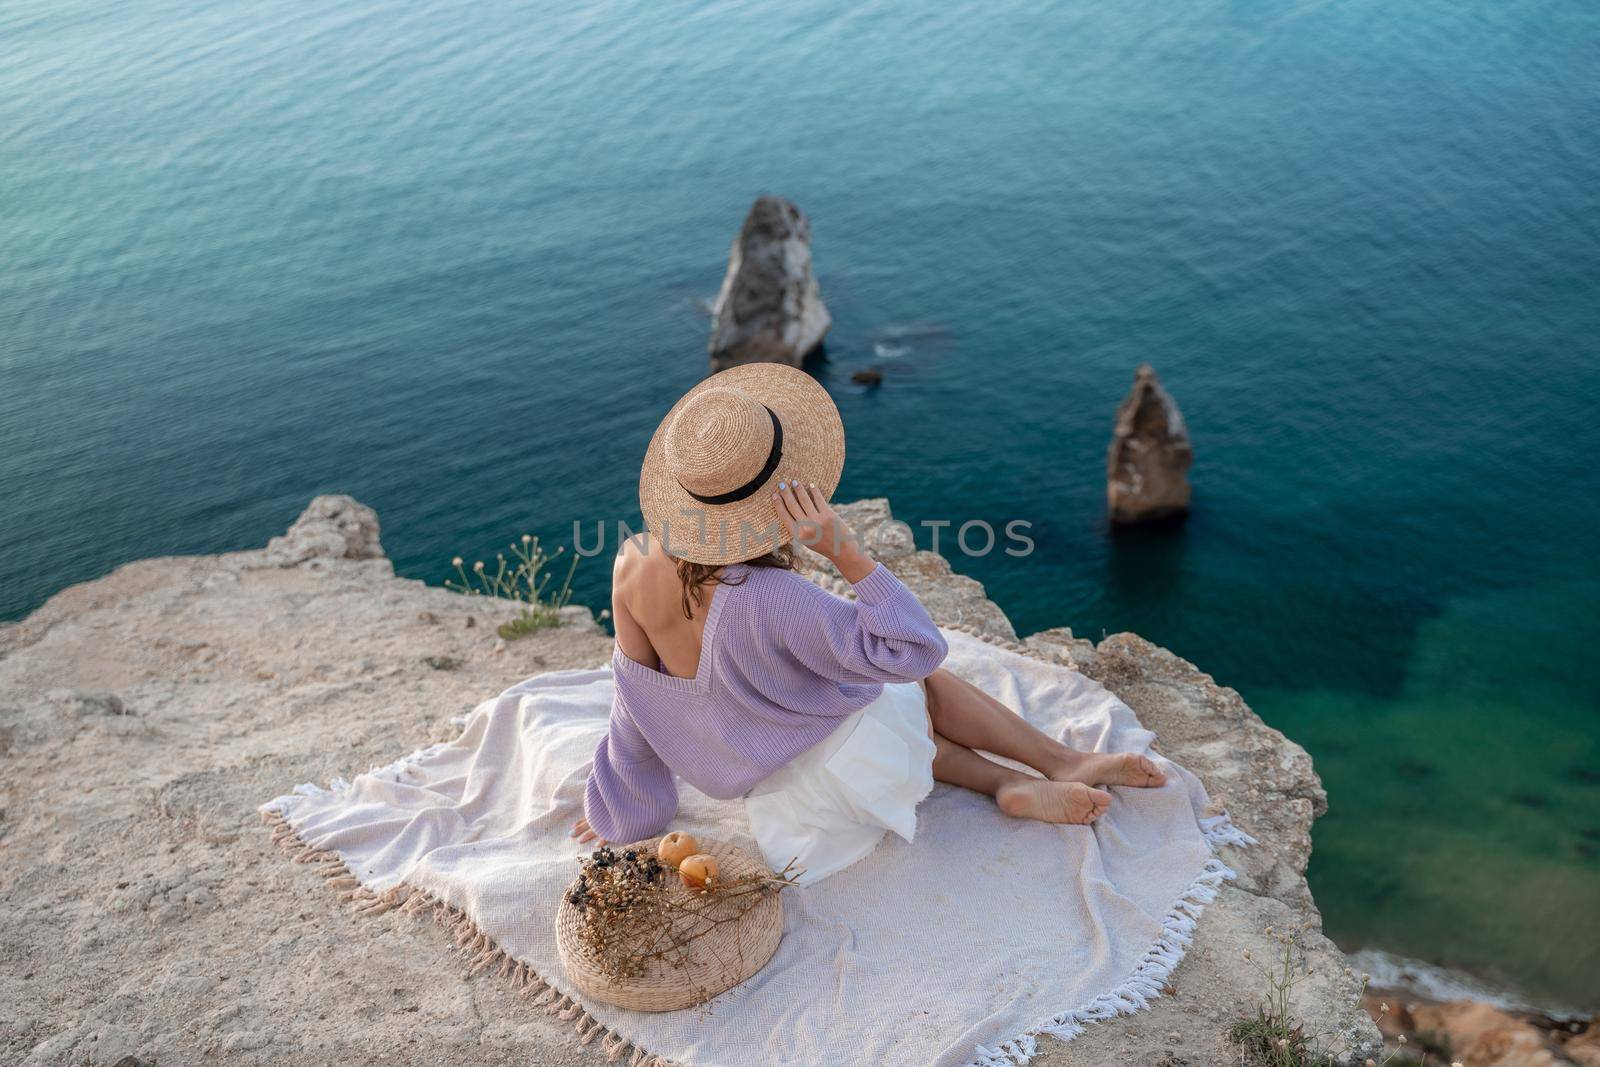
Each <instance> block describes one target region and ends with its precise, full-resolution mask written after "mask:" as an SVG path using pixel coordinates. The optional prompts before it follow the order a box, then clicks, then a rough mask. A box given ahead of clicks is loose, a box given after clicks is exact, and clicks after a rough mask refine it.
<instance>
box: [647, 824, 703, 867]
mask: <svg viewBox="0 0 1600 1067" xmlns="http://www.w3.org/2000/svg"><path fill="white" fill-rule="evenodd" d="M699 851H700V845H699V844H698V843H697V842H696V841H695V839H694V838H692V837H690V836H689V835H688V834H684V833H679V832H678V831H677V830H674V831H672V833H670V834H668V835H667V836H665V837H663V838H662V839H661V843H660V844H659V845H657V846H656V858H657V859H659V860H660V861H661V862H662V863H665V864H666V865H667V866H668V867H677V866H679V865H681V864H682V863H683V861H684V860H686V859H688V858H689V857H690V856H693V855H696V854H697V853H699Z"/></svg>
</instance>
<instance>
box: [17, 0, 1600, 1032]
mask: <svg viewBox="0 0 1600 1067" xmlns="http://www.w3.org/2000/svg"><path fill="white" fill-rule="evenodd" d="M551 8H552V5H529V4H513V3H506V2H501V0H479V2H474V3H470V4H468V3H443V2H436V0H426V2H417V3H412V4H407V5H388V4H376V3H371V2H365V0H356V2H353V3H350V4H345V5H340V6H338V7H337V8H332V9H330V8H329V7H328V5H325V4H313V3H310V2H307V0H275V2H272V3H259V2H257V3H242V2H241V3H207V4H202V5H195V4H178V3H169V2H160V0H144V2H139V3H123V4H114V5H107V4H97V3H89V2H87V0H49V2H44V0H22V2H21V3H16V2H14V3H11V4H8V5H6V6H4V7H3V8H0V42H3V46H0V54H3V55H4V57H5V62H3V63H0V160H3V162H4V165H3V166H0V242H3V243H0V247H3V248H4V249H5V250H6V255H5V257H4V258H3V259H0V374H3V376H4V377H3V383H4V384H3V386H0V485H3V486H4V488H5V500H6V503H5V505H4V510H3V511H0V617H9V618H14V617H18V616H20V615H22V614H24V613H26V612H27V611H28V610H30V609H31V608H33V607H34V606H36V605H37V604H39V603H40V602H41V601H42V600H43V599H44V598H45V597H46V596H48V595H49V594H50V593H52V592H53V591H55V590H57V589H59V588H61V587H62V586H63V585H65V584H67V583H70V582H72V581H76V580H80V579H83V578H87V577H91V576H94V575H97V574H100V573H103V572H104V571H106V570H108V569H109V568H111V567H112V566H115V565H116V564H118V563H120V562H123V561H126V560H129V559H134V558H138V557H143V556H148V555H153V554H167V553H181V552H212V551H217V550H221V549H231V548H240V547H246V546H253V545H259V544H261V543H263V542H264V541H265V540H266V539H267V538H268V537H269V536H271V535H272V534H274V533H276V532H278V531H280V530H282V529H283V528H284V527H285V526H286V525H288V523H289V522H290V521H291V520H292V519H293V518H294V516H295V514H296V513H297V512H298V510H299V509H300V507H301V506H303V505H304V503H305V501H306V500H307V499H308V498H309V497H310V496H312V495H313V494H315V493H318V492H327V491H347V492H350V493H353V494H354V495H356V496H357V497H359V498H360V499H361V500H363V501H366V502H367V503H369V504H371V505H373V506H374V507H375V508H377V510H378V512H379V514H380V515H381V517H382V518H383V521H384V524H385V534H384V543H385V545H386V546H387V548H388V550H389V552H390V554H391V555H392V556H393V557H394V559H395V561H396V564H397V566H398V568H399V570H400V571H401V572H402V573H404V574H408V575H414V576H417V577H422V578H426V579H429V580H431V581H439V580H441V579H442V578H443V577H445V575H446V569H447V561H448V559H449V557H450V556H451V555H452V554H454V553H456V552H462V553H464V554H467V555H468V556H469V557H470V556H473V555H478V554H483V553H486V552H489V551H492V550H493V549H494V547H495V546H496V545H498V544H500V543H501V542H503V541H505V540H509V539H510V538H511V537H513V536H514V535H516V534H517V533H520V532H521V531H523V530H525V529H526V530H531V531H533V532H536V533H541V534H543V535H545V536H547V537H553V538H557V539H566V538H569V537H570V534H571V524H572V522H573V521H574V520H576V519H582V520H587V521H594V520H597V519H608V518H614V517H624V518H635V519H636V511H635V504H634V502H633V492H634V486H635V477H636V471H637V467H638V460H639V456H640V455H641V453H642V450H643V445H644V441H645V439H646V437H647V436H648V433H649V431H650V430H651V428H652V427H653V425H654V423H655V421H656V419H657V418H658V417H659V415H660V413H661V412H662V411H663V410H664V409H665V408H666V407H667V406H668V405H669V404H670V403H671V401H672V400H673V399H674V398H675V397H676V396H677V395H678V394H679V393H681V392H682V391H683V390H684V389H686V388H687V387H688V386H689V385H691V384H693V383H694V382H695V381H696V380H697V379H698V378H699V376H700V375H701V374H702V373H703V372H704V369H705V352H704V343H705V337H706V332H707V325H708V324H707V321H706V319H705V317H704V311H703V302H704V300H705V299H706V298H707V297H709V296H711V295H712V294H713V293H714V292H715V290H716V287H717V285H718V282H719V281H720V278H721V273H722V269H723V266H724V264H725V256H726V250H727V242H728V240H729V239H730V238H731V236H732V234H733V232H734V231H735V229H736V228H737V226H738V223H739V221H740V219H741V217H742V215H743V212H744V211H745V209H746V208H747V207H748V205H749V202H750V200H751V199H752V198H753V197H754V196H755V195H756V194H758V193H761V192H776V193H780V194H783V195H787V196H790V197H792V198H794V199H795V200H796V201H797V202H798V203H800V204H801V205H802V206H803V207H804V208H805V209H806V210H807V211H808V212H809V213H810V214H811V216H812V219H813V224H814V230H815V250H816V256H817V263H818V269H819V273H820V278H821V282H822V286H823V290H824V293H825V295H826V297H827V299H828V302H829V306H830V308H831V309H832V311H833V314H834V318H835V326H834V330H833V332H832V334H831V335H830V338H829V354H828V360H827V362H826V363H823V364H821V365H819V366H818V368H817V370H816V372H817V374H818V376H819V377H820V378H821V380H822V381H823V382H824V383H825V384H826V385H827V386H828V388H829V389H830V390H831V391H832V393H833V394H834V396H835V397H836V399H837V400H838V402H839V405H840V408H841V410H842V412H843V415H844V419H845V425H846V428H847V432H848V435H849V443H850V461H849V465H848V467H847V470H846V474H845V480H844V484H843V486H842V488H841V495H842V496H844V497H847V498H848V497H854V496H860V495H869V494H872V495H877V494H883V495H888V496H890V497H891V498H892V499H893V502H894V505H895V509H896V511H897V513H899V514H900V515H901V516H902V517H904V518H908V519H911V520H919V519H949V520H953V521H955V522H957V523H959V522H961V521H964V520H967V519H974V518H978V519H987V520H989V521H991V522H993V523H995V524H996V525H997V526H998V525H1000V524H1003V523H1004V522H1006V521H1008V520H1011V519H1016V518H1020V519H1026V520H1029V521H1031V522H1032V523H1033V524H1034V528H1033V536H1034V538H1035V540H1036V542H1037V545H1038V550H1037V552H1036V553H1035V554H1034V555H1033V556H1031V557H1029V558H1028V559H1025V560H1015V559H1011V558H1009V557H1005V556H1000V555H996V556H992V557H989V558H984V559H970V560H965V561H961V562H960V563H959V564H958V565H959V566H960V567H961V569H963V570H964V571H966V572H968V573H971V574H973V575H974V576H976V577H978V578H980V579H981V580H983V581H984V582H985V583H986V584H987V585H988V587H989V589H990V591H991V593H992V594H993V595H994V596H995V597H996V599H998V600H999V602H1000V603H1001V604H1002V605H1003V606H1004V607H1005V608H1006V610H1007V611H1008V612H1009V613H1010V614H1011V616H1012V618H1013V619H1014V620H1015V621H1016V622H1017V624H1018V627H1019V629H1022V630H1024V631H1028V630H1033V629H1039V628H1042V627H1045V626H1052V625H1061V624H1068V625H1071V626H1073V627H1074V628H1075V629H1076V630H1077V631H1078V632H1079V633H1080V634H1085V635H1089V636H1095V637H1098V636H1099V635H1100V634H1101V633H1102V632H1115V631H1118V630H1124V629H1133V630H1137V631H1139V632H1141V633H1143V634H1145V635H1147V636H1149V637H1150V638H1152V639H1154V640H1157V641H1159V642H1161V643H1162V644H1165V645H1167V646H1169V647H1171V648H1173V649H1175V650H1176V651H1178V652H1180V653H1181V654H1183V655H1185V656H1187V657H1189V658H1190V659H1192V660H1194V661H1195V662H1197V663H1199V664H1201V665H1202V666H1203V667H1204V668H1205V669H1207V670H1209V671H1211V672H1213V673H1214V674H1216V676H1217V677H1219V678H1220V679H1222V680H1223V681H1225V682H1227V683H1229V684H1231V685H1234V686H1237V687H1238V688H1239V689H1240V690H1241V691H1242V692H1243V693H1244V694H1245V696H1246V697H1247V698H1248V699H1249V700H1250V701H1251V702H1252V704H1253V705H1254V706H1255V707H1256V708H1257V709H1258V710H1259V711H1260V712H1261V713H1262V714H1263V716H1265V717H1266V718H1267V719H1268V720H1269V721H1271V722H1273V723H1274V724H1275V725H1278V726H1279V727H1281V728H1283V729H1284V730H1286V731H1287V732H1289V733H1290V734H1291V735H1292V736H1294V737H1296V738H1297V739H1299V740H1301V741H1302V742H1303V743H1305V744H1306V745H1307V747H1308V748H1310V750H1311V751H1312V753H1313V755H1314V756H1315V757H1316V759H1317V763H1318V767H1319V768H1320V769H1321V771H1322V773H1323V775H1324V778H1325V780H1326V784H1327V786H1328V790H1329V794H1330V797H1331V802H1332V811H1331V813H1330V814H1329V816H1328V817H1327V819H1326V820H1325V821H1324V822H1322V823H1321V824H1319V828H1318V831H1317V839H1316V855H1315V859H1314V861H1313V867H1312V881H1313V887H1314V889H1315V890H1316V892H1317V896H1318V899H1319V901H1320V902H1321V903H1322V905H1323V908H1324V910H1325V912H1326V913H1327V917H1328V924H1329V929H1330V931H1331V932H1332V933H1333V934H1334V935H1335V937H1337V938H1338V939H1339V940H1340V941H1341V943H1343V944H1344V945H1346V946H1348V947H1352V948H1354V947H1358V946H1369V945H1375V946H1379V947H1383V948H1386V949H1391V950H1394V951H1398V952H1402V953H1406V954H1409V955H1413V956H1420V957H1425V958H1428V959H1432V960H1435V961H1438V962H1442V963H1448V964H1452V965H1457V966H1463V967H1467V968H1470V969H1473V970H1476V971H1478V972H1481V973H1484V974H1487V975H1489V976H1491V977H1492V978H1494V979H1496V980H1499V981H1504V982H1506V983H1509V984H1513V985H1515V986H1517V987H1518V988H1520V989H1523V990H1526V991H1528V992H1530V993H1532V994H1534V995H1536V996H1544V997H1551V998H1559V999H1563V1000H1566V1001H1568V1002H1576V1003H1579V1004H1583V1005H1588V1006H1595V1003H1596V1002H1595V993H1594V991H1595V990H1597V989H1600V958H1597V952H1600V950H1597V949H1596V946H1597V945H1600V936H1597V931H1596V930H1595V929H1594V926H1593V915H1594V914H1595V910H1596V909H1595V904H1596V903H1597V902H1600V781H1597V773H1596V772H1597V768H1600V667H1597V666H1596V662H1595V657H1594V652H1593V650H1594V649H1595V648H1596V647H1597V646H1600V624H1597V622H1596V619H1595V613H1594V608H1595V604H1596V592H1597V590H1600V563H1597V561H1596V559H1597V555H1596V551H1595V550H1596V548H1597V547H1600V537H1597V536H1596V533H1595V522H1596V519H1597V518H1600V474H1597V464H1596V456H1597V455H1600V429H1597V422H1596V418H1595V411H1594V408H1595V404H1596V401H1597V400H1600V369H1597V368H1600V340H1597V339H1600V212H1597V208H1600V192H1597V190H1600V7H1597V6H1596V5H1594V4H1593V3H1591V2H1590V0H1564V2H1563V0H1555V2H1526V3H1512V4H1507V3H1504V2H1501V0H1456V2H1449V3H1446V2H1429V3H1422V2H1402V3H1378V2H1376V0H1362V2H1342V3H1341V2H1334V3H1301V4H1295V5H1287V6H1286V5H1284V4H1276V3H1266V2H1251V0H1232V2H1200V3H1195V4H1187V5H1171V4H1158V3H1152V2H1134V3H1125V4H1105V3H1083V2H1075V3H1067V4H1062V5H1057V6H1055V7H1053V8H1050V9H1048V10H1041V9H1039V8H1038V7H1037V5H1013V4H1008V3H990V4H974V3H964V2H953V3H947V4H943V5H923V4H912V3H905V2H886V3H868V4H861V3H851V4H844V3H824V4H813V5H804V6H803V8H802V7H801V6H800V5H785V4H776V3H771V2H742V3H732V2H729V3H719V4H712V5H685V4H681V3H663V2H656V3H649V4H645V3H601V4H597V5H587V6H584V7H583V8H582V9H581V10H576V9H573V10H562V11H554V10H552V9H551ZM1145 359H1148V360H1150V361H1152V362H1153V363H1154V364H1155V366H1156V368H1157V370H1158V371H1159V372H1160V373H1161V375H1162V376H1163V378H1164V380H1165V381H1166V383H1167V385H1168V386H1169V388H1170V389H1171V390H1172V392H1173V393H1174V394H1175V396H1176V397H1177V398H1178V400H1179V402H1180V403H1181V404H1182V405H1183V408H1184V411H1185V413H1186V415H1187V417H1188V419H1189V422H1190V425H1191V428H1192V430H1193V433H1194V437H1195V447H1196V451H1197V455H1198V459H1197V462H1196V465H1195V470H1194V482H1195V485H1196V493H1197V496H1196V508H1195V512H1194V514H1193V516H1192V517H1191V519H1190V521H1189V522H1188V523H1187V524H1186V525H1185V526H1183V527H1182V528H1180V529H1176V530H1163V531H1157V532H1151V533H1143V534H1138V535H1134V536H1130V537H1121V538H1112V537H1111V536H1109V535H1108V533H1107V531H1106V529H1105V526H1104V524H1103V518H1102V514H1103V462H1104V449H1105V444H1106V440H1107V435H1108V433H1109V429H1110V423H1111V417H1112V412H1113V411H1114V409H1115V406H1116V403H1117V401H1118V400H1119V399H1120V397H1121V395H1122V394H1123V393H1124V392H1125V391H1126V389H1127V387H1128V385H1129V383H1130V382H1131V379H1132V373H1133V368H1134V366H1135V365H1136V364H1137V363H1138V362H1139V361H1141V360H1145ZM873 363H876V364H880V365H882V366H883V367H884V368H885V371H886V381H885V383H884V385H883V387H882V388H881V389H879V390H877V391H874V392H867V391H864V390H862V389H860V388H859V387H856V386H853V385H851V384H850V383H849V374H850V372H851V371H852V370H854V369H857V368H859V367H862V366H865V365H868V364H873ZM606 570H607V568H606V567H605V566H604V565H603V564H602V563H600V562H599V561H596V562H594V563H591V564H590V565H588V566H587V567H586V568H584V569H583V570H581V571H580V586H579V599H581V600H585V601H587V602H589V603H592V604H596V605H598V604H600V603H601V602H602V601H603V600H604V597H605V591H606V582H607V573H606ZM1584 915H1587V916H1589V918H1588V919H1574V916H1584ZM1583 922H1588V923H1589V925H1588V926H1587V927H1582V928H1581V929H1579V928H1578V927H1581V926H1582V923H1583ZM1575 923H1576V924H1577V926H1575V925H1574V924H1575ZM1579 935H1581V937H1580V936H1579Z"/></svg>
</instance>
